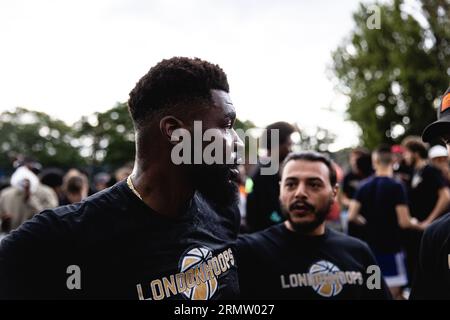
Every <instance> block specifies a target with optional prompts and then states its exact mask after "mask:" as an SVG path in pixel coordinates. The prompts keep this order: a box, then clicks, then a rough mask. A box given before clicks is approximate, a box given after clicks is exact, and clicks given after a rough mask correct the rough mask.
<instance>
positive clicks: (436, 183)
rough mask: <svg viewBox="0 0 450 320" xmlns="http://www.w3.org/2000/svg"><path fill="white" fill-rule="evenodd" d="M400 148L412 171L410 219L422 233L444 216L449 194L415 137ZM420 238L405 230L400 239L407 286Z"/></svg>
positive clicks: (440, 175)
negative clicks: (404, 261)
mask: <svg viewBox="0 0 450 320" xmlns="http://www.w3.org/2000/svg"><path fill="white" fill-rule="evenodd" d="M402 144H403V146H404V147H405V153H404V157H405V161H406V163H407V164H408V165H410V166H411V167H412V168H413V170H414V173H413V176H412V179H411V183H410V185H409V188H408V200H409V208H410V211H411V216H412V217H414V218H416V219H417V220H419V223H420V224H421V226H422V229H425V228H426V227H428V226H429V225H430V224H431V223H432V222H433V221H434V220H436V219H437V218H438V217H439V216H440V215H442V214H443V213H445V212H446V210H447V208H448V206H449V204H450V191H449V188H448V187H447V186H446V184H445V181H444V178H443V177H442V174H441V172H440V171H439V170H438V169H437V168H435V167H433V166H432V165H430V164H429V163H428V162H427V157H428V151H427V147H426V145H425V144H424V143H423V142H422V141H421V139H420V138H419V137H414V136H411V137H406V138H405V139H404V141H403V142H402ZM422 235H423V232H422V231H420V230H408V231H407V232H405V236H404V238H405V248H406V256H407V268H408V276H409V281H410V284H411V283H412V281H413V280H414V278H415V273H416V267H417V263H418V259H419V247H420V239H421V238H422Z"/></svg>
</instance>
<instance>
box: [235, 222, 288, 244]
mask: <svg viewBox="0 0 450 320" xmlns="http://www.w3.org/2000/svg"><path fill="white" fill-rule="evenodd" d="M283 229H284V223H279V224H276V225H273V226H270V227H268V228H267V229H264V230H260V231H257V232H254V233H245V234H240V235H239V237H238V241H237V244H238V246H247V247H255V246H267V245H269V244H270V243H274V242H277V239H279V237H280V236H281V235H282V233H283V232H284V230H283Z"/></svg>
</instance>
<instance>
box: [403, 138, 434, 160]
mask: <svg viewBox="0 0 450 320" xmlns="http://www.w3.org/2000/svg"><path fill="white" fill-rule="evenodd" d="M402 145H403V147H405V149H407V150H409V151H411V152H412V153H417V154H418V155H419V156H420V157H421V158H422V159H427V158H428V151H427V145H426V144H425V143H423V142H422V139H421V138H420V137H416V136H409V137H406V138H405V139H404V140H403V141H402Z"/></svg>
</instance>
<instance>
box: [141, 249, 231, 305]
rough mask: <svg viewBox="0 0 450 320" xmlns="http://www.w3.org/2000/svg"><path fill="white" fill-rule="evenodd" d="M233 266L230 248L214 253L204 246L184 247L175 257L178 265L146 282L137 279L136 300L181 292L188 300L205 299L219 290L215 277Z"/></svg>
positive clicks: (217, 277) (161, 297)
mask: <svg viewBox="0 0 450 320" xmlns="http://www.w3.org/2000/svg"><path fill="white" fill-rule="evenodd" d="M233 267H235V261H234V256H233V251H232V250H231V248H227V249H224V250H223V251H222V252H219V253H218V254H217V253H215V254H213V251H212V250H211V249H210V248H208V247H204V246H201V247H194V248H190V249H187V250H186V251H185V252H184V253H183V254H182V255H181V258H180V259H179V260H178V268H177V270H176V271H175V272H174V273H172V274H168V275H166V276H164V277H162V278H156V279H153V280H152V281H150V284H149V285H142V284H140V283H138V284H137V285H136V290H137V294H138V298H139V300H162V299H166V298H170V297H172V296H177V295H181V296H182V297H184V298H187V299H190V300H208V299H211V298H212V297H213V296H214V294H215V293H216V292H217V291H218V290H219V283H218V282H219V279H220V278H221V277H222V276H223V275H225V274H226V273H227V272H228V271H229V270H230V269H231V268H233Z"/></svg>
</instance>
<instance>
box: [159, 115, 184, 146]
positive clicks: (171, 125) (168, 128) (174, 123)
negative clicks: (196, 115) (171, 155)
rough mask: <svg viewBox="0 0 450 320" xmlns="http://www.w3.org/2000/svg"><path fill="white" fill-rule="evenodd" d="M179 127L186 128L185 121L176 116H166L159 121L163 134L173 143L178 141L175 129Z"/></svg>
mask: <svg viewBox="0 0 450 320" xmlns="http://www.w3.org/2000/svg"><path fill="white" fill-rule="evenodd" d="M178 129H184V123H183V121H181V120H179V119H178V118H176V117H174V116H166V117H163V118H162V119H161V120H160V121H159V130H161V133H162V136H163V137H165V138H166V139H167V140H168V141H169V142H170V143H172V144H177V143H178V141H177V139H174V138H173V137H174V136H175V135H174V132H175V130H178ZM177 136H179V135H177Z"/></svg>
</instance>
